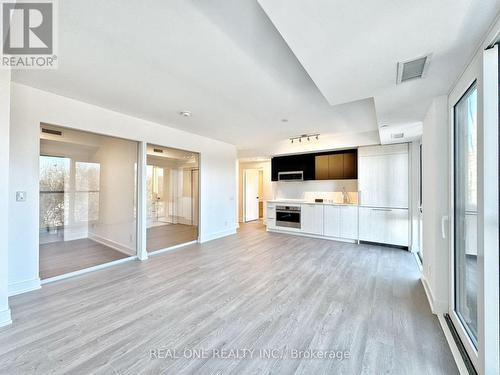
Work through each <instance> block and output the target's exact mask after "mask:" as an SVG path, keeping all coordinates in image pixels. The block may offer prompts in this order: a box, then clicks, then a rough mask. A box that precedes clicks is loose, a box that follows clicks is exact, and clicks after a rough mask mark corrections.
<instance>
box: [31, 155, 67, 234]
mask: <svg viewBox="0 0 500 375" xmlns="http://www.w3.org/2000/svg"><path fill="white" fill-rule="evenodd" d="M69 176H70V160H69V159H67V158H62V157H56V156H45V155H42V156H40V220H39V223H40V224H39V225H40V242H41V243H48V242H54V241H60V240H61V238H62V237H63V235H64V233H63V228H64V225H65V223H66V222H67V213H66V210H65V207H66V205H65V195H64V190H65V189H67V187H68V184H69Z"/></svg>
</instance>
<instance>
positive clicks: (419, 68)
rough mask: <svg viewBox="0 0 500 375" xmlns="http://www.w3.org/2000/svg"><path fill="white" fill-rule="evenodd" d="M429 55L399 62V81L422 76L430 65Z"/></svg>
mask: <svg viewBox="0 0 500 375" xmlns="http://www.w3.org/2000/svg"><path fill="white" fill-rule="evenodd" d="M428 61H429V59H428V56H424V57H419V58H418V59H415V60H410V61H404V62H399V63H398V76H397V83H403V82H406V81H411V80H412V79H417V78H422V77H423V76H424V73H425V70H426V68H427V65H428Z"/></svg>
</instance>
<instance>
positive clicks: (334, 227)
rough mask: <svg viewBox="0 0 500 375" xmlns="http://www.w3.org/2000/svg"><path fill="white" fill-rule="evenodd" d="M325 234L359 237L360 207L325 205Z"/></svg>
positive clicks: (349, 237) (355, 238) (340, 236)
mask: <svg viewBox="0 0 500 375" xmlns="http://www.w3.org/2000/svg"><path fill="white" fill-rule="evenodd" d="M324 235H325V236H329V237H338V238H346V239H350V240H357V239H358V207H355V206H325V222H324Z"/></svg>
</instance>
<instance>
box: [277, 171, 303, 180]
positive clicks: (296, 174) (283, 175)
mask: <svg viewBox="0 0 500 375" xmlns="http://www.w3.org/2000/svg"><path fill="white" fill-rule="evenodd" d="M278 181H304V172H303V171H293V172H279V173H278Z"/></svg>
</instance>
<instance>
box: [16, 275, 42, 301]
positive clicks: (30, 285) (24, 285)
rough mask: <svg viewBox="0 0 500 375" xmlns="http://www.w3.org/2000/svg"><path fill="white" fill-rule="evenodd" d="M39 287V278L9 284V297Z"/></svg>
mask: <svg viewBox="0 0 500 375" xmlns="http://www.w3.org/2000/svg"><path fill="white" fill-rule="evenodd" d="M40 288H41V282H40V278H38V277H37V278H36V279H31V280H25V281H19V282H17V283H12V284H9V297H12V296H15V295H18V294H22V293H26V292H31V291H32V290H37V289H40Z"/></svg>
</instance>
